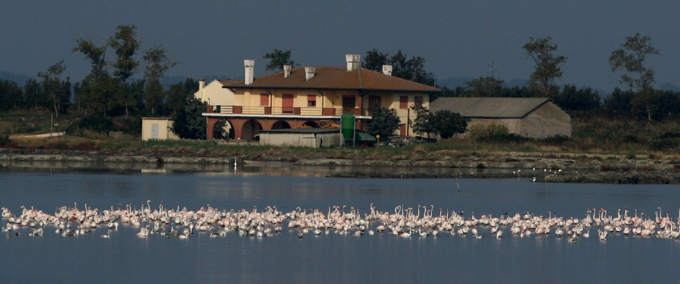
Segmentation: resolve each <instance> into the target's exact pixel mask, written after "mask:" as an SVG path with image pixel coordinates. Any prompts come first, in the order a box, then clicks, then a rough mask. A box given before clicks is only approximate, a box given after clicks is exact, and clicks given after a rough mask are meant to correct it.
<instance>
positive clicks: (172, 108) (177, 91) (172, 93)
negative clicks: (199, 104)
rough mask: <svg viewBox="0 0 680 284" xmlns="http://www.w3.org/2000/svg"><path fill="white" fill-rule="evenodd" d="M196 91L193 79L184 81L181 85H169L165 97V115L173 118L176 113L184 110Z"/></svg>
mask: <svg viewBox="0 0 680 284" xmlns="http://www.w3.org/2000/svg"><path fill="white" fill-rule="evenodd" d="M196 90H198V82H197V81H196V80H194V79H186V80H185V81H184V82H183V83H182V82H180V83H176V84H172V85H170V88H169V90H168V96H167V104H166V109H167V110H166V115H169V116H175V115H176V114H177V112H179V111H182V110H184V106H185V104H186V102H187V100H188V99H191V98H192V97H193V96H194V92H196Z"/></svg>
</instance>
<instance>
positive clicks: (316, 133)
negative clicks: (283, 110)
mask: <svg viewBox="0 0 680 284" xmlns="http://www.w3.org/2000/svg"><path fill="white" fill-rule="evenodd" d="M259 135H260V144H262V145H275V146H297V147H312V148H319V147H338V146H342V144H343V142H344V140H343V137H342V133H340V129H333V128H288V129H274V130H267V131H261V132H260V134H259Z"/></svg>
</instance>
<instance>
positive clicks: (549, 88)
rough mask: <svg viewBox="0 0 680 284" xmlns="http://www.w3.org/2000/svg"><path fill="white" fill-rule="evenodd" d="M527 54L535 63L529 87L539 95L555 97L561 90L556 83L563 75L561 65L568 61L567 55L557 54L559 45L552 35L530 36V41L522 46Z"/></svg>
mask: <svg viewBox="0 0 680 284" xmlns="http://www.w3.org/2000/svg"><path fill="white" fill-rule="evenodd" d="M522 48H523V49H524V50H525V55H526V56H527V57H529V58H531V59H532V60H533V61H534V63H535V65H534V68H535V69H534V72H533V73H531V76H530V77H529V82H528V84H529V89H531V90H532V91H534V92H536V93H537V94H538V95H539V96H544V97H554V96H555V95H557V93H558V92H559V88H558V87H557V86H556V85H555V79H558V78H560V77H562V70H561V69H560V65H562V64H564V63H565V62H566V61H567V57H565V56H556V55H555V54H554V53H555V51H556V50H557V45H556V44H554V43H552V38H551V37H546V38H538V39H534V38H533V37H530V38H529V42H528V43H526V44H524V46H523V47H522Z"/></svg>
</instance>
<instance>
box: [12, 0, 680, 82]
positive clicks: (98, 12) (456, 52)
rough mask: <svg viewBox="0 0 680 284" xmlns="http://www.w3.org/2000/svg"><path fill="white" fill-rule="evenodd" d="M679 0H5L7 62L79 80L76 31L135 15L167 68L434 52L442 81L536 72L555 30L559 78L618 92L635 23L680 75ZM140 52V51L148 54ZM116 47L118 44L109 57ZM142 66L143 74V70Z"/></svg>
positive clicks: (431, 60) (429, 60)
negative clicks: (538, 45)
mask: <svg viewBox="0 0 680 284" xmlns="http://www.w3.org/2000/svg"><path fill="white" fill-rule="evenodd" d="M678 15H680V1H667V0H662V1H629V0H617V1H507V0H493V1H451V0H448V1H426V2H423V1H395V0H392V1H333V2H328V1H301V0H289V1H158V0H146V1H128V0H126V1H25V0H22V1H4V3H3V4H2V9H0V35H2V44H0V71H7V72H13V73H20V74H26V75H29V76H33V77H34V76H35V75H36V74H37V73H38V72H40V71H44V70H46V69H47V67H48V66H50V65H52V64H54V63H56V62H58V61H59V60H61V59H64V60H65V63H66V65H67V70H66V74H67V75H69V76H71V78H72V79H71V80H72V81H79V80H81V79H82V78H83V77H84V76H85V75H86V74H87V73H88V72H89V63H88V62H87V61H86V60H85V59H84V57H83V56H82V55H81V54H78V53H72V52H71V49H72V48H73V47H74V46H75V41H76V39H81V38H83V39H86V38H92V39H93V40H94V41H95V42H96V43H102V42H103V41H104V40H106V39H107V38H108V37H109V36H111V35H113V34H114V33H115V28H116V26H118V25H129V24H134V25H136V26H137V27H138V30H137V32H138V39H139V40H141V41H142V49H143V50H146V49H148V48H150V47H152V46H154V45H162V46H163V47H165V48H166V49H167V50H168V51H169V55H170V56H171V58H172V59H173V60H175V61H178V62H179V64H178V65H177V66H176V67H174V68H173V69H171V70H170V71H169V72H168V75H178V76H187V77H193V78H199V77H202V76H206V75H223V76H224V77H229V78H232V79H237V78H242V77H243V59H255V61H256V62H255V66H256V69H255V76H256V77H257V76H261V75H264V74H265V71H264V66H265V65H266V60H265V59H263V58H262V56H263V55H264V54H265V53H267V52H271V51H272V50H273V49H274V48H278V49H282V50H285V49H291V50H292V59H293V60H295V61H296V62H298V63H300V64H302V65H316V66H342V65H344V64H345V63H344V55H345V54H347V53H355V54H360V55H362V56H364V55H365V54H366V52H367V51H368V50H371V49H377V50H379V51H381V52H384V53H388V54H394V53H396V51H397V50H402V52H404V53H406V54H407V55H409V56H421V57H423V58H425V60H426V65H425V68H426V70H427V71H429V72H432V73H434V75H435V76H436V78H437V79H438V80H439V81H442V80H445V79H447V78H452V77H464V76H467V77H472V78H477V77H480V76H487V75H488V74H489V73H488V71H489V63H490V62H491V61H492V60H493V61H494V64H495V67H496V68H495V75H496V76H497V77H499V78H501V79H504V80H506V81H510V80H513V79H526V78H528V76H529V74H530V73H531V71H532V70H533V67H532V65H533V63H532V62H531V61H530V60H529V59H527V58H526V57H525V56H524V53H523V50H522V45H524V44H525V43H526V42H527V41H528V40H529V38H530V37H534V38H538V37H547V36H551V37H552V38H553V42H554V43H556V44H557V45H558V46H559V48H558V51H557V54H558V55H564V56H567V57H568V59H567V63H566V64H565V65H564V66H563V71H564V76H563V78H562V79H561V80H560V81H558V84H560V85H563V84H575V85H577V86H579V87H581V86H590V87H593V88H597V89H603V90H605V91H607V92H609V91H611V89H613V88H614V87H615V86H620V84H619V83H618V78H619V76H618V75H617V74H614V73H612V72H611V69H610V66H609V63H608V61H607V59H608V57H609V55H610V54H611V52H612V51H613V50H614V49H616V48H618V47H619V46H620V45H621V43H623V42H624V41H625V38H626V36H631V35H634V34H635V33H636V32H639V33H641V34H642V35H648V36H650V37H651V38H652V44H653V45H654V46H655V47H657V48H658V49H660V50H661V56H655V57H653V58H650V60H649V64H650V65H651V66H652V67H653V68H654V69H655V70H656V71H657V84H656V86H657V87H660V86H661V85H662V84H665V83H670V84H674V85H680V82H678V76H677V74H678V73H680V72H677V71H676V70H678V66H680V65H679V64H678V63H679V61H680V51H679V50H680V39H679V37H678V36H677V31H678V29H679V28H680V17H679V16H678ZM139 56H140V57H139V58H140V59H141V53H140V55H139ZM113 57H114V54H113V52H110V53H109V54H108V58H109V59H112V58H113ZM141 73H142V70H139V72H138V74H139V75H141Z"/></svg>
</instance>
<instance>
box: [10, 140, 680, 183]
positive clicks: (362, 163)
mask: <svg viewBox="0 0 680 284" xmlns="http://www.w3.org/2000/svg"><path fill="white" fill-rule="evenodd" d="M18 163H24V164H30V163H45V164H47V165H45V167H50V166H53V167H66V168H78V167H83V168H97V167H98V168H102V169H107V168H108V169H118V170H122V169H126V168H155V169H158V170H162V169H170V170H178V171H181V170H182V169H188V170H197V171H201V170H218V171H219V170H225V169H227V168H229V167H230V166H232V165H234V163H236V164H237V165H240V166H242V167H243V166H250V165H253V166H258V167H266V166H267V164H270V165H274V164H279V163H285V164H286V165H290V166H297V167H308V168H340V169H341V170H338V171H334V172H330V173H328V174H327V175H326V176H327V177H334V178H528V179H531V180H533V181H536V182H548V183H604V184H680V161H675V160H662V159H651V158H641V157H632V158H631V157H630V156H625V155H594V154H589V155H585V154H579V155H577V154H570V153H561V154H549V155H546V154H540V155H539V154H533V153H504V154H492V155H487V156H483V157H479V156H469V157H461V158H451V157H442V159H440V160H432V159H427V160H425V159H423V160H417V159H394V160H370V159H342V158H307V159H301V158H296V157H277V156H257V157H248V156H220V155H212V156H211V155H206V154H203V155H195V154H186V153H172V152H116V153H113V152H106V151H84V150H42V149H14V148H0V168H10V167H13V165H12V164H15V165H14V166H16V164H18ZM395 169H396V170H395Z"/></svg>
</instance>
